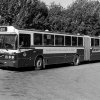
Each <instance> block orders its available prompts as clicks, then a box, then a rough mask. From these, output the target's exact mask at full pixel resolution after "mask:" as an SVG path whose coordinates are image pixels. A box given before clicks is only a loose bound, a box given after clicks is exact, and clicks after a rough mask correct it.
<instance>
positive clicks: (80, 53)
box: [77, 48, 84, 62]
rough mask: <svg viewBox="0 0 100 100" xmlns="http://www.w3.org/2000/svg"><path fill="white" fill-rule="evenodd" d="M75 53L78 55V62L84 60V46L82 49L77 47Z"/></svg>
mask: <svg viewBox="0 0 100 100" xmlns="http://www.w3.org/2000/svg"><path fill="white" fill-rule="evenodd" d="M77 54H78V55H79V57H80V62H82V61H84V48H83V49H77Z"/></svg>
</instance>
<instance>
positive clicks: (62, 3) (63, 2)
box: [40, 0, 75, 8]
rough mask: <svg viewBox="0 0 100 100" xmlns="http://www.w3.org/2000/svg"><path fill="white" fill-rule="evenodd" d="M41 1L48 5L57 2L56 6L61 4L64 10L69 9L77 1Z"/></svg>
mask: <svg viewBox="0 0 100 100" xmlns="http://www.w3.org/2000/svg"><path fill="white" fill-rule="evenodd" d="M40 1H43V2H44V3H45V4H46V5H50V4H51V3H52V2H55V4H60V5H61V6H62V7H63V8H67V7H68V6H69V5H70V4H72V3H73V2H74V1H75V0H40Z"/></svg>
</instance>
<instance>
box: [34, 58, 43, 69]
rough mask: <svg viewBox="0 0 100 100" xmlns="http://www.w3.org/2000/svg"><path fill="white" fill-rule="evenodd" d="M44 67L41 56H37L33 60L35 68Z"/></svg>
mask: <svg viewBox="0 0 100 100" xmlns="http://www.w3.org/2000/svg"><path fill="white" fill-rule="evenodd" d="M43 67H44V61H43V59H42V58H41V57H38V58H37V59H36V61H35V70H41V69H43Z"/></svg>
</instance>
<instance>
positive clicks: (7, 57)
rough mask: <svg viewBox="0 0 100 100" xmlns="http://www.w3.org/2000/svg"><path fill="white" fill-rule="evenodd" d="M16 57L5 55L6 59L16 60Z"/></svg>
mask: <svg viewBox="0 0 100 100" xmlns="http://www.w3.org/2000/svg"><path fill="white" fill-rule="evenodd" d="M14 58H15V57H14V56H11V55H5V59H14Z"/></svg>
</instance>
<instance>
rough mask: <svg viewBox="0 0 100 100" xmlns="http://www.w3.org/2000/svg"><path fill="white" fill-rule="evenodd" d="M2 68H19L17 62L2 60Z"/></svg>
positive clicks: (0, 63)
mask: <svg viewBox="0 0 100 100" xmlns="http://www.w3.org/2000/svg"><path fill="white" fill-rule="evenodd" d="M0 67H16V68H17V67H18V66H17V61H15V60H0Z"/></svg>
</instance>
